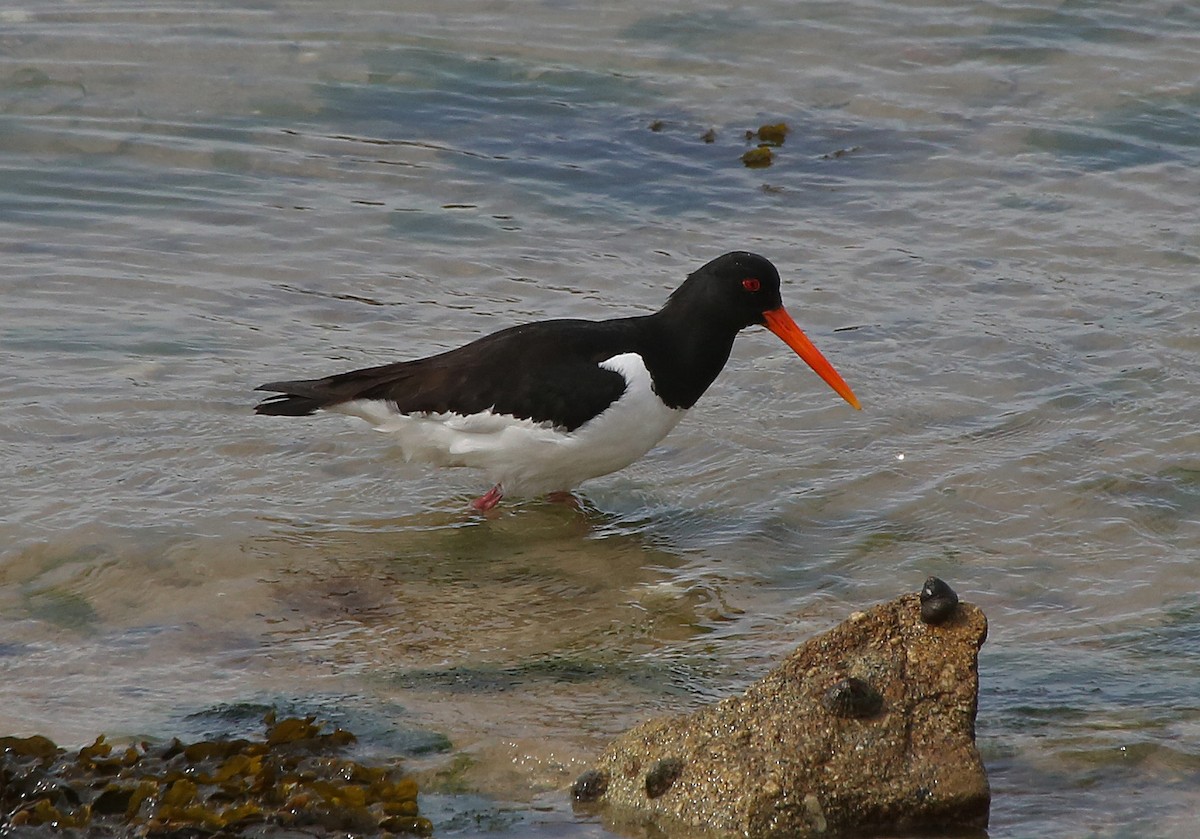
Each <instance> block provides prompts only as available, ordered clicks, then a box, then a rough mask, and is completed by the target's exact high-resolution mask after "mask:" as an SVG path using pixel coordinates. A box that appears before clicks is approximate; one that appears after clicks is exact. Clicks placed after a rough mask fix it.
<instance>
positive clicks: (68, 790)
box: [0, 713, 433, 837]
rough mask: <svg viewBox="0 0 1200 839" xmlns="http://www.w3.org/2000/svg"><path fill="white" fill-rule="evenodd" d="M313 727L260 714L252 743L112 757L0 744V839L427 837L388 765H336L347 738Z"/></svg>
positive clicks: (38, 741)
mask: <svg viewBox="0 0 1200 839" xmlns="http://www.w3.org/2000/svg"><path fill="white" fill-rule="evenodd" d="M315 719H316V718H315V717H304V718H297V717H289V718H287V719H283V720H276V719H275V715H274V713H268V714H267V716H266V718H265V720H264V722H265V724H266V737H265V740H263V741H261V742H258V741H252V740H244V739H231V740H203V741H200V742H197V743H191V744H184V743H181V742H180V741H179V740H178V739H175V740H172V741H171V742H170V743H168V744H166V745H165V746H162V745H160V746H151V745H150V744H148V743H140V744H137V745H132V746H127V747H124V748H121V747H114V746H113V745H111V744H110V743H108V742H107V741H106V740H105V738H104V736H103V735H101V736H99V737H97V738H96V742H94V743H93V744H92V745H90V746H85V747H84V748H82V749H80V750H79V751H78V752H77V753H71V752H67V751H65V750H64V749H60V748H59V747H58V746H56V745H55V744H54V743H53V742H52V741H50V740H49V739H47V738H45V737H41V736H36V735H35V736H33V737H0V834H4V833H8V832H9V830H10V829H11V828H14V827H20V826H26V828H27V829H28V828H30V827H38V826H45V827H46V828H48V829H49V830H50V831H51V832H53V833H55V834H57V833H59V832H60V831H61V830H62V829H64V828H83V829H86V830H87V834H88V835H89V836H106V835H111V836H127V835H137V836H151V837H153V836H162V837H165V836H179V835H188V836H197V835H199V836H204V835H215V834H218V833H220V834H221V835H223V836H237V835H245V834H246V833H249V832H252V833H253V834H254V835H255V836H270V835H271V833H272V832H282V831H285V830H295V829H303V830H305V831H306V832H321V831H327V832H331V833H332V832H335V831H336V832H338V833H341V834H345V833H347V832H350V833H355V834H358V835H371V836H384V835H389V834H395V833H405V834H416V835H421V836H427V835H429V834H430V833H432V832H433V826H432V824H431V823H430V822H429V820H428V819H425V818H422V817H421V816H419V815H418V811H417V783H416V781H414V780H413V779H412V778H409V777H406V776H405V775H404V773H403V771H402V770H401V769H400V767H399V766H395V765H392V766H364V765H362V764H360V763H356V762H355V761H353V760H350V759H348V758H345V757H341V756H339V754H338V753H339V752H341V751H343V750H344V749H345V747H346V746H349V745H350V744H352V743H354V742H355V737H354V735H353V734H351V733H350V732H349V731H345V730H343V729H341V728H335V729H334V730H333V731H330V732H327V733H325V732H322V730H321V729H322V727H321V726H320V725H318V724H317V723H316V722H315ZM47 835H50V833H47Z"/></svg>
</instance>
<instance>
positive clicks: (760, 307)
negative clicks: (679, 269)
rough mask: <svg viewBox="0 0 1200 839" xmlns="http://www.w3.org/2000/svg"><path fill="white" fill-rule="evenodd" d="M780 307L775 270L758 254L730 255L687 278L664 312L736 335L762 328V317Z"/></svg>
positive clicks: (705, 266)
mask: <svg viewBox="0 0 1200 839" xmlns="http://www.w3.org/2000/svg"><path fill="white" fill-rule="evenodd" d="M782 305H783V300H782V299H781V298H780V296H779V271H777V270H776V268H775V266H774V265H772V264H771V262H770V261H769V260H768V259H766V258H765V257H762V256H759V255H758V254H755V253H747V252H746V251H733V252H732V253H727V254H725V255H724V256H718V257H717V258H716V259H714V260H713V261H712V262H709V263H707V264H706V265H703V266H702V267H700V268H698V269H697V270H695V271H693V272H692V273H691V274H689V275H688V278H687V279H686V280H684V281H683V285H681V286H680V287H679V288H677V289H675V291H674V293H672V294H671V297H670V299H669V300H668V301H667V305H666V307H665V308H667V309H677V310H684V311H686V312H687V313H689V314H691V315H694V316H697V317H702V318H704V319H705V320H707V321H709V322H720V323H723V324H725V325H726V326H727V327H729V328H731V329H733V330H734V331H737V330H740V329H745V328H746V327H747V326H764V325H765V324H766V321H765V319H764V318H763V313H764V312H768V311H771V310H773V309H778V308H779V307H780V306H782Z"/></svg>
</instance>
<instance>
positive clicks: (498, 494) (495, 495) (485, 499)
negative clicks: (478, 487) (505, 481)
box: [471, 484, 504, 513]
mask: <svg viewBox="0 0 1200 839" xmlns="http://www.w3.org/2000/svg"><path fill="white" fill-rule="evenodd" d="M503 497H504V488H503V487H501V486H500V484H496V485H495V486H494V487H492V488H491V489H489V490H488V491H487V492H485V493H484V494H483V495H481V496H479V497H478V498H476V499H475V500H474V501H472V502H471V506H472V507H474V508H475V509H476V510H478V511H479V512H481V513H486V512H487V511H488V510H490V509H492V508H493V507H495V506H496V505H497V504H499V503H500V499H501V498H503Z"/></svg>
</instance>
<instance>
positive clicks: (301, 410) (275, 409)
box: [254, 388, 324, 417]
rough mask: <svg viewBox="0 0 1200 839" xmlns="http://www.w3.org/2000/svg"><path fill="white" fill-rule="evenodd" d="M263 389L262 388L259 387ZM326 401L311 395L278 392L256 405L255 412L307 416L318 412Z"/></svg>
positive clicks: (268, 414)
mask: <svg viewBox="0 0 1200 839" xmlns="http://www.w3.org/2000/svg"><path fill="white" fill-rule="evenodd" d="M258 390H262V388H258ZM323 404H324V403H323V402H322V401H321V400H320V399H313V398H312V397H310V396H292V395H291V394H289V393H277V394H275V395H274V396H271V397H268V398H266V399H264V400H263V401H262V402H259V403H258V404H257V405H255V406H254V413H256V414H266V415H267V416H270V417H307V416H308V415H309V414H313V413H316V410H317V409H318V408H320V407H322V405H323Z"/></svg>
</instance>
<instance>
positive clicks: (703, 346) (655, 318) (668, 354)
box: [638, 309, 738, 408]
mask: <svg viewBox="0 0 1200 839" xmlns="http://www.w3.org/2000/svg"><path fill="white" fill-rule="evenodd" d="M638 320H639V321H641V323H640V324H639V326H640V327H641V333H642V340H641V341H640V344H641V347H642V353H641V354H642V357H643V358H644V359H645V362H646V367H647V369H648V370H649V371H650V376H651V378H652V379H653V381H654V390H655V392H656V393H657V394H658V396H659V398H660V399H662V400H663V401H664V402H665V403H666V404H667V405H668V406H669V407H671V408H690V407H692V406H693V405H695V404H696V401H697V400H698V399H699V398H700V397H701V395H703V393H704V391H706V390H708V386H709V385H711V384H712V383H713V381H714V380H715V379H716V378H717V375H718V374H719V373H720V372H721V369H722V368H723V367H724V366H725V362H726V361H728V360H729V353H730V351H731V350H732V349H733V340H734V338H736V337H737V332H738V331H737V330H736V329H733V328H730V329H729V330H712V329H711V327H710V328H709V329H702V328H699V327H700V324H695V323H688V322H687V320H686V319H683V318H680V317H677V316H676V315H675V313H673V312H671V311H669V310H668V309H664V310H662V311H659V312H656V313H655V314H653V315H647V316H646V317H644V318H639V319H638Z"/></svg>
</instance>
